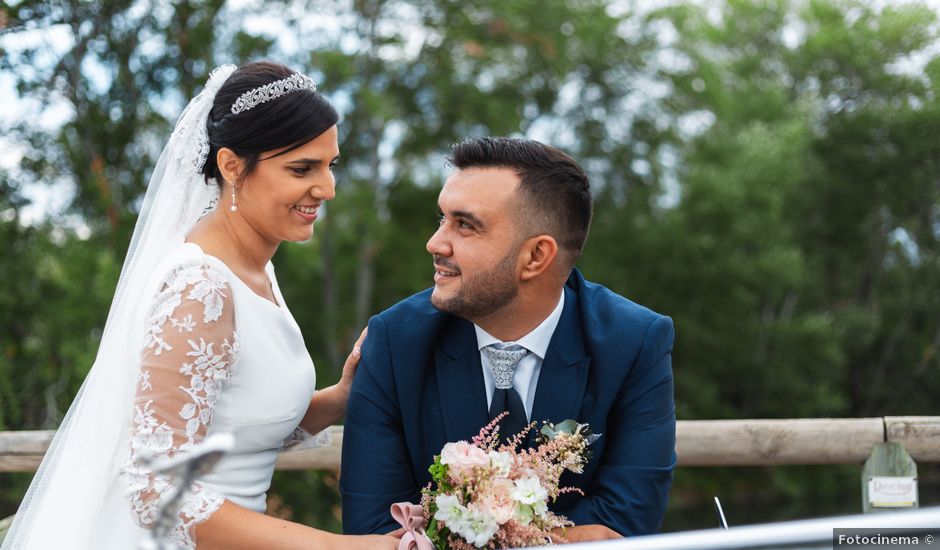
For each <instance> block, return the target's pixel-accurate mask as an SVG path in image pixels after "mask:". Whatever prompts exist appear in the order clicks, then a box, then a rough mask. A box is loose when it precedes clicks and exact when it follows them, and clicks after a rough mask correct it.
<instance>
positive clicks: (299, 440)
mask: <svg viewBox="0 0 940 550" xmlns="http://www.w3.org/2000/svg"><path fill="white" fill-rule="evenodd" d="M332 442H333V437H332V436H331V435H330V429H329V428H327V429H325V430H323V431H322V432H320V433H318V434H316V435H314V434H311V433H310V432H308V431H307V430H305V429H303V428H301V427H300V426H297V428H295V429H294V431H293V432H291V434H290V435H289V436H287V438H286V439H285V440H284V445H283V447H282V450H285V451H302V450H304V449H313V448H314V447H327V446H329V445H330V443H332Z"/></svg>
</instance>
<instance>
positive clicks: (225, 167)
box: [215, 147, 245, 185]
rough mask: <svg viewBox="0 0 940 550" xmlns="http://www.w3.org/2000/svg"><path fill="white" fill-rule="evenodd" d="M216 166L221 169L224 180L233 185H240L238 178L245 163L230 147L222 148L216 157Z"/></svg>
mask: <svg viewBox="0 0 940 550" xmlns="http://www.w3.org/2000/svg"><path fill="white" fill-rule="evenodd" d="M215 162H216V166H218V167H219V173H220V174H222V179H224V180H225V181H226V182H228V183H231V184H233V185H234V184H236V183H238V177H239V176H240V175H241V173H242V169H243V166H244V164H245V163H244V161H242V159H241V157H239V156H238V155H236V154H235V151H232V150H231V149H229V148H228V147H222V148H220V149H219V152H218V153H216V156H215Z"/></svg>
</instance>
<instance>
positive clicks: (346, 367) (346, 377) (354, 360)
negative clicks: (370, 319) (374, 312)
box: [338, 327, 369, 394]
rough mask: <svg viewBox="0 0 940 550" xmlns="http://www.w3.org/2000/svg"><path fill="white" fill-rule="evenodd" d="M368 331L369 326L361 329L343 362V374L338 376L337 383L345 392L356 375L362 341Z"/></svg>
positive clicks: (347, 391)
mask: <svg viewBox="0 0 940 550" xmlns="http://www.w3.org/2000/svg"><path fill="white" fill-rule="evenodd" d="M368 332H369V327H366V328H364V329H362V333H361V334H359V339H358V340H356V343H355V344H353V348H352V351H350V352H349V355H348V356H346V362H345V363H343V375H342V377H340V379H339V384H338V385H339V386H342V387H343V389H344V390H346V393H347V394H348V393H349V388H351V387H352V381H353V377H354V376H355V375H356V368H357V367H358V366H359V358H360V357H362V343H363V342H365V340H366V333H368Z"/></svg>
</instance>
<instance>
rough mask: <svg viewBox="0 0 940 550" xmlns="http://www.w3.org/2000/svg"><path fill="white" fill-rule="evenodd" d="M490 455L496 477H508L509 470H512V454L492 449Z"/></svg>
mask: <svg viewBox="0 0 940 550" xmlns="http://www.w3.org/2000/svg"><path fill="white" fill-rule="evenodd" d="M488 456H489V459H490V466H491V467H492V468H493V470H494V471H495V472H496V477H507V476H508V475H509V471H510V470H512V455H510V454H509V453H501V452H497V451H490V452H489V454H488Z"/></svg>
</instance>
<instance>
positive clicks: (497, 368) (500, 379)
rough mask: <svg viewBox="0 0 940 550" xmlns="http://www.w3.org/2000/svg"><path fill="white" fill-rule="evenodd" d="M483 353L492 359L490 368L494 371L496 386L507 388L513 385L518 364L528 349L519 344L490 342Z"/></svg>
mask: <svg viewBox="0 0 940 550" xmlns="http://www.w3.org/2000/svg"><path fill="white" fill-rule="evenodd" d="M483 353H485V354H486V357H487V359H489V360H490V370H491V371H493V378H494V379H495V381H496V387H497V388H498V389H501V390H505V389H509V388H511V387H512V377H513V375H514V374H515V372H516V365H518V364H519V360H521V359H522V358H523V357H524V356H525V354H526V353H528V350H527V349H525V348H524V347H522V346H520V345H519V344H490V345H489V346H486V347H485V348H483Z"/></svg>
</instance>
